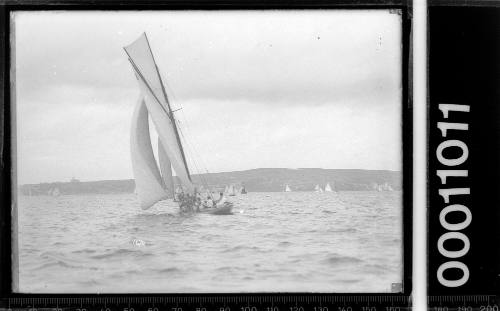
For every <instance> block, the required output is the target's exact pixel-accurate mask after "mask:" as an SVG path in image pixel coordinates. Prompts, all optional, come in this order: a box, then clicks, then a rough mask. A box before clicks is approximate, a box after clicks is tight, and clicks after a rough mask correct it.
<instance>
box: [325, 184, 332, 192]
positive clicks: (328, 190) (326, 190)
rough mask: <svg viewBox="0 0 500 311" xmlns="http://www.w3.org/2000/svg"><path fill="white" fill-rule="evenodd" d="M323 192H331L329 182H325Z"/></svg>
mask: <svg viewBox="0 0 500 311" xmlns="http://www.w3.org/2000/svg"><path fill="white" fill-rule="evenodd" d="M325 192H333V190H332V187H331V186H330V183H327V184H326V186H325Z"/></svg>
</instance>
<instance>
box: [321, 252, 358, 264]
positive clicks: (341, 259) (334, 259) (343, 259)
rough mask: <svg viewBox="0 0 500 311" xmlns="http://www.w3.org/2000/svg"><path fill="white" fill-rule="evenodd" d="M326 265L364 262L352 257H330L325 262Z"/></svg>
mask: <svg viewBox="0 0 500 311" xmlns="http://www.w3.org/2000/svg"><path fill="white" fill-rule="evenodd" d="M323 262H324V263H326V264H329V265H339V264H358V263H362V262H363V260H361V259H359V258H356V257H351V256H342V255H337V254H336V255H330V256H328V257H327V258H325V259H324V260H323Z"/></svg>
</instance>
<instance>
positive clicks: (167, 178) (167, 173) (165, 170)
mask: <svg viewBox="0 0 500 311" xmlns="http://www.w3.org/2000/svg"><path fill="white" fill-rule="evenodd" d="M158 162H160V171H161V178H162V179H163V184H164V186H165V191H167V194H168V198H169V199H173V198H174V192H175V189H174V178H173V177H172V163H170V160H169V159H168V156H167V152H166V151H165V147H163V144H162V143H161V140H160V138H158Z"/></svg>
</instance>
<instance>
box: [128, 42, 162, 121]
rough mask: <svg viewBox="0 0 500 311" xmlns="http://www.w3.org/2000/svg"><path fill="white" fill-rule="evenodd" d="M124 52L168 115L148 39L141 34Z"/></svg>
mask: <svg viewBox="0 0 500 311" xmlns="http://www.w3.org/2000/svg"><path fill="white" fill-rule="evenodd" d="M124 49H125V51H126V52H127V55H128V56H129V58H130V59H131V60H132V62H133V64H134V65H135V66H136V67H137V68H138V69H139V71H140V72H141V74H142V77H143V78H144V79H145V80H146V81H145V82H146V83H147V84H148V85H149V87H150V88H151V90H152V91H153V94H154V96H155V97H156V98H157V99H158V101H159V102H160V104H161V105H162V106H163V108H164V109H165V110H166V111H168V112H169V113H170V108H169V104H168V99H167V98H166V95H165V93H164V91H163V85H162V82H161V78H160V73H159V72H158V68H157V67H156V63H155V61H154V57H153V52H152V51H151V48H150V46H149V42H148V38H147V37H146V34H145V33H143V34H142V35H141V36H140V37H139V38H138V39H137V40H135V41H134V42H132V43H131V44H130V45H128V46H126V47H125V48H124Z"/></svg>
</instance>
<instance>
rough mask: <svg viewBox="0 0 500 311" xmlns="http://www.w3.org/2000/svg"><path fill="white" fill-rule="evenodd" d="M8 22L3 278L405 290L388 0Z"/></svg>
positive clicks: (394, 52)
mask: <svg viewBox="0 0 500 311" xmlns="http://www.w3.org/2000/svg"><path fill="white" fill-rule="evenodd" d="M10 18H11V28H12V29H11V32H12V33H11V38H10V40H11V68H10V72H11V94H12V95H11V112H12V126H13V127H12V128H13V129H12V136H13V138H12V141H13V142H15V143H14V144H13V148H12V159H13V160H12V161H13V168H12V174H13V175H12V178H13V179H12V180H13V187H12V188H13V196H14V199H13V200H14V201H15V202H16V204H15V213H14V214H15V215H16V217H15V219H14V220H13V221H14V222H15V226H13V227H14V228H16V231H15V232H13V233H12V234H13V241H14V243H15V250H16V252H15V253H13V258H14V259H13V260H14V262H15V265H14V267H15V269H14V271H13V273H14V276H13V279H14V280H15V287H14V291H15V292H18V293H282V292H289V293H401V292H402V291H403V285H404V284H403V276H404V275H403V271H404V269H405V267H404V265H403V262H404V260H403V135H404V133H403V127H402V125H403V106H404V103H403V65H402V62H403V39H402V38H403V35H402V13H401V11H400V10H396V9H390V10H389V9H377V10H374V9H371V10H370V9H356V10H354V9H328V10H246V11H244V10H225V11H218V10H207V11H203V10H179V11H148V10H144V11H64V10H61V11H16V12H13V13H11V16H10Z"/></svg>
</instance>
